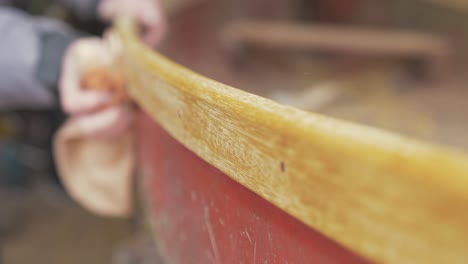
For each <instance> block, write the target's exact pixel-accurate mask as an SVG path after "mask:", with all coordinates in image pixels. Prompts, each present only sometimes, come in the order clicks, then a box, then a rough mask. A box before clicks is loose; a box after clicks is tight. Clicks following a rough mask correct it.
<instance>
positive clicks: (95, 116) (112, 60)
mask: <svg viewBox="0 0 468 264" xmlns="http://www.w3.org/2000/svg"><path fill="white" fill-rule="evenodd" d="M119 54H120V45H119V43H118V42H117V40H116V39H115V38H114V39H113V38H112V37H108V39H106V40H102V39H99V38H84V39H80V40H77V41H75V42H74V43H73V44H71V45H70V47H69V48H68V50H67V52H66V54H65V57H64V60H63V66H62V75H61V79H60V84H59V86H60V100H61V104H62V108H63V109H64V111H65V112H66V113H68V114H70V115H71V116H72V117H73V118H75V120H76V124H77V125H78V127H79V129H80V131H81V132H82V133H84V134H86V135H89V136H94V137H101V138H102V137H103V138H109V137H113V136H116V135H119V134H121V133H122V132H123V131H125V130H126V129H128V127H129V126H130V124H131V121H132V110H131V107H130V105H129V103H128V97H127V96H126V94H125V90H124V86H125V84H126V81H125V79H124V78H122V74H119V73H118V68H117V66H116V60H117V58H118V56H119ZM103 69H104V70H103ZM90 72H95V73H96V72H97V73H98V74H97V75H96V74H95V75H94V76H90V75H89V73H90ZM116 72H117V74H116ZM112 87H113V88H112Z"/></svg>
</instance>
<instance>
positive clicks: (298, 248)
mask: <svg viewBox="0 0 468 264" xmlns="http://www.w3.org/2000/svg"><path fill="white" fill-rule="evenodd" d="M138 130H139V149H140V151H139V155H140V157H139V161H140V164H139V166H140V169H141V171H140V173H141V174H142V176H143V177H144V178H143V184H144V186H143V187H144V188H143V189H144V193H145V196H146V200H147V201H148V205H149V206H148V210H149V211H150V216H151V218H152V219H151V220H152V221H153V222H154V224H155V227H156V233H157V234H156V238H157V240H158V243H159V245H160V250H161V254H162V255H163V257H164V258H165V260H167V263H180V264H191V263H222V264H229V263H259V264H263V263H324V264H329V263H365V261H364V260H363V259H361V258H359V257H357V256H356V255H353V254H352V253H351V252H349V251H348V250H346V249H344V248H343V247H341V246H339V245H338V244H336V243H334V242H333V241H331V240H329V239H327V238H325V237H324V236H322V235H320V234H319V233H317V232H315V231H314V230H312V229H310V228H308V227H307V226H305V225H303V224H302V223H301V222H299V221H297V220H295V219H294V218H292V217H290V216H289V215H287V214H286V213H284V212H283V211H281V210H280V209H278V208H276V207H275V206H273V205H271V204H270V203H268V202H267V201H266V200H264V199H262V198H261V197H259V196H258V195H256V194H255V193H253V192H251V191H249V190H248V189H246V188H244V187H243V186H241V185H240V184H238V183H237V182H235V181H233V180H232V179H230V178H229V177H228V176H226V175H224V174H223V173H222V172H220V171H219V170H217V169H215V168H213V167H212V166H210V165H209V164H207V163H206V162H204V161H203V160H201V159H200V158H198V157H197V156H196V155H194V154H193V153H192V152H190V151H189V150H188V149H186V148H185V147H184V146H182V145H181V144H179V143H178V142H177V141H175V140H174V139H173V138H172V137H171V136H169V135H168V134H167V133H166V132H164V131H163V130H162V129H161V128H160V127H159V125H157V124H156V123H155V122H153V121H152V120H151V119H150V118H149V117H147V116H146V115H145V114H141V115H140V117H139V120H138Z"/></svg>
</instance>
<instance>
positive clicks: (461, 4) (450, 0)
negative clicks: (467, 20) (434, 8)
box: [423, 0, 468, 12]
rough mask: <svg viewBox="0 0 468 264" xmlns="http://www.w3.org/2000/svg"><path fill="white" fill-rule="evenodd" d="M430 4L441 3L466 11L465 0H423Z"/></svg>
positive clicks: (467, 6) (467, 3)
mask: <svg viewBox="0 0 468 264" xmlns="http://www.w3.org/2000/svg"><path fill="white" fill-rule="evenodd" d="M423 1H426V2H429V3H432V4H437V5H441V6H444V7H448V8H451V9H454V10H462V11H464V12H466V11H468V2H467V1H466V0H423Z"/></svg>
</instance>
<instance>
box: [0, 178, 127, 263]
mask: <svg viewBox="0 0 468 264" xmlns="http://www.w3.org/2000/svg"><path fill="white" fill-rule="evenodd" d="M0 197H2V208H1V209H0V214H1V215H0V226H3V229H4V230H3V232H2V231H0V250H1V251H0V252H1V253H0V256H1V258H0V263H2V264H32V263H34V264H41V263H44V264H55V263H57V264H58V263H67V264H73V263H90V264H93V263H95V264H102V263H111V258H112V256H113V255H115V254H114V250H115V249H116V248H117V247H118V246H119V245H120V244H122V243H124V242H125V240H126V239H127V238H128V237H129V235H130V233H131V228H130V224H129V221H128V220H116V219H106V218H101V217H97V216H94V215H92V214H90V213H88V212H86V211H85V210H83V209H82V208H80V207H79V206H78V205H76V204H75V203H74V202H72V201H71V200H70V199H69V198H68V197H67V196H66V195H65V194H64V193H63V192H61V191H60V190H59V189H57V188H56V187H54V186H52V185H48V184H42V186H35V187H32V188H30V189H26V190H25V189H21V190H11V189H10V190H8V191H5V190H0Z"/></svg>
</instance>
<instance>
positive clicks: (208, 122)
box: [117, 20, 468, 264]
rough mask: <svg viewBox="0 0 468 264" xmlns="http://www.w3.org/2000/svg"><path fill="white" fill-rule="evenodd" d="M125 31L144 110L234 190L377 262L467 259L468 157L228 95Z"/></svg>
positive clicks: (126, 26) (121, 26)
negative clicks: (237, 185) (232, 183)
mask: <svg viewBox="0 0 468 264" xmlns="http://www.w3.org/2000/svg"><path fill="white" fill-rule="evenodd" d="M117 28H118V32H119V36H120V38H121V40H122V43H123V51H124V56H123V62H124V66H125V70H126V72H127V74H128V80H129V92H130V94H131V96H132V97H133V98H134V100H135V101H136V103H137V104H138V105H139V106H140V107H142V108H143V109H144V110H145V111H146V112H147V113H149V114H150V115H151V116H152V118H154V120H156V121H157V122H158V123H159V124H160V125H161V126H162V127H163V128H164V129H165V130H166V131H167V132H168V133H169V134H171V135H172V136H173V137H174V138H175V139H177V140H178V141H179V142H181V143H182V144H183V145H185V146H186V147H187V148H189V149H190V150H191V151H193V152H194V153H195V154H197V155H198V156H200V157H201V158H202V159H204V160H206V161H207V162H209V163H210V164H211V165H213V166H214V167H216V168H218V169H220V170H221V171H223V172H224V173H226V174H227V175H229V176H230V177H232V179H234V180H236V181H237V182H239V183H240V184H242V185H244V186H246V187H247V188H249V189H250V190H252V191H253V192H255V193H257V194H258V195H260V196H261V197H263V198H264V199H266V200H268V201H269V202H271V203H272V204H274V205H275V206H277V207H279V208H281V209H282V210H284V211H285V212H287V213H289V214H290V215H292V216H294V217H295V218H297V219H299V220H300V221H302V222H303V223H305V224H306V225H308V226H310V227H312V228H314V229H315V230H317V231H319V232H321V233H323V234H325V235H326V236H328V237H329V238H331V239H333V240H335V241H337V242H338V243H340V244H342V245H344V246H346V247H348V248H350V249H351V250H353V251H354V252H356V253H357V254H359V255H361V256H364V257H366V258H368V259H370V260H372V261H376V262H381V263H425V264H427V263H465V262H466V260H467V259H468V250H466V249H467V248H468V210H466V208H467V205H468V156H467V155H465V154H463V153H461V152H458V151H455V150H450V149H446V148H443V147H439V146H433V145H429V144H426V143H422V142H418V141H415V140H411V139H408V138H405V137H403V136H400V135H396V134H391V133H387V132H385V131H381V130H377V129H373V128H370V127H365V126H361V125H357V124H352V123H349V122H344V121H340V120H336V119H333V118H329V117H326V116H322V115H319V114H314V113H309V112H304V111H300V110H298V109H295V108H292V107H287V106H284V105H280V104H278V103H275V102H273V101H270V100H268V99H265V98H262V97H259V96H256V95H253V94H249V93H247V92H244V91H241V90H238V89H235V88H233V87H229V86H226V85H224V84H221V83H218V82H216V81H213V80H210V79H208V78H205V77H203V76H200V75H198V74H196V73H194V72H192V71H190V70H188V69H186V68H184V67H182V66H180V65H177V64H176V63H174V62H172V61H170V60H168V59H167V58H165V57H163V56H161V55H160V54H158V53H156V52H153V51H152V50H150V49H148V48H147V47H146V46H145V45H144V44H142V43H141V42H140V41H139V40H138V38H137V35H136V34H135V30H134V28H133V26H132V24H131V23H130V22H129V21H126V20H121V21H119V22H118V27H117ZM213 192H216V190H213Z"/></svg>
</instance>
